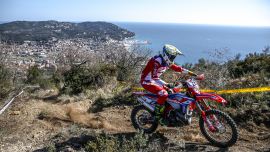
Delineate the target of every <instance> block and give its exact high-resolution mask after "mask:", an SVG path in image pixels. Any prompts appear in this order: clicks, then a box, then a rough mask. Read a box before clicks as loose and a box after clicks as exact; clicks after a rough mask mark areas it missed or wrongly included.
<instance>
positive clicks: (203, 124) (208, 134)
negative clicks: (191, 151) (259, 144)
mask: <svg viewBox="0 0 270 152" xmlns="http://www.w3.org/2000/svg"><path fill="white" fill-rule="evenodd" d="M205 116H206V119H207V120H208V121H205V120H204V119H203V118H202V117H200V122H199V123H200V129H201V132H202V134H203V135H204V136H205V138H206V139H207V140H208V141H210V142H211V143H212V144H213V145H216V146H218V147H229V146H232V145H233V144H235V143H236V141H237V139H238V132H237V127H236V124H235V122H234V121H233V119H232V118H231V117H230V116H229V115H227V114H225V113H224V112H221V111H219V110H214V109H212V110H208V111H206V112H205Z"/></svg>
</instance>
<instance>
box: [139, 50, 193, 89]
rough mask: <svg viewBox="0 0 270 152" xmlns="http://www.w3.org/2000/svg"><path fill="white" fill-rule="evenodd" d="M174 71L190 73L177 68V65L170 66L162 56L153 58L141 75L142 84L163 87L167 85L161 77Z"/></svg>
mask: <svg viewBox="0 0 270 152" xmlns="http://www.w3.org/2000/svg"><path fill="white" fill-rule="evenodd" d="M169 68H170V69H172V70H174V71H176V72H183V73H188V70H186V69H184V68H182V67H180V66H177V65H176V64H172V65H170V66H169V65H168V64H167V63H166V62H165V61H164V59H163V57H162V56H161V55H158V56H154V57H152V58H151V59H150V60H149V61H148V63H147V65H146V67H145V68H144V70H143V71H142V75H141V83H142V84H144V83H156V84H158V85H161V86H163V85H164V84H166V83H165V82H164V81H163V80H161V79H160V76H161V75H162V74H163V73H164V72H165V71H166V70H167V69H169Z"/></svg>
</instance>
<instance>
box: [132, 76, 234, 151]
mask: <svg viewBox="0 0 270 152" xmlns="http://www.w3.org/2000/svg"><path fill="white" fill-rule="evenodd" d="M197 80H198V79H196V78H195V77H192V76H191V77H189V78H187V79H186V80H184V81H182V80H180V79H178V80H177V81H176V82H178V83H179V84H182V88H183V89H185V92H184V93H181V92H177V91H175V90H176V89H173V90H174V91H172V89H170V92H171V93H170V94H169V96H168V99H167V101H166V107H165V110H164V113H163V116H162V117H163V119H166V121H168V125H167V127H181V126H185V125H190V124H191V122H192V116H193V114H194V112H197V114H198V116H199V126H200V130H201V132H202V134H203V136H204V137H205V138H206V139H207V140H208V141H209V142H210V143H212V144H213V145H215V146H218V147H229V146H232V145H234V144H235V143H236V141H237V139H238V131H237V127H236V124H235V122H234V121H233V119H232V118H231V117H230V116H229V115H228V114H226V113H224V112H222V111H220V110H217V109H216V108H213V106H210V104H209V101H214V102H217V103H220V104H222V105H226V103H227V101H226V100H225V99H223V98H222V97H221V96H219V95H217V94H212V93H203V92H201V91H200V89H199V85H198V83H197ZM176 88H177V87H176ZM178 88H179V87H178ZM133 95H135V96H136V97H137V100H138V102H140V103H141V104H140V105H137V106H135V107H134V109H133V110H132V112H131V121H132V124H133V126H134V128H135V129H139V130H143V132H145V133H153V132H154V131H155V130H156V129H157V127H158V125H159V123H158V121H157V120H156V119H155V113H154V109H155V105H156V104H157V102H156V101H157V95H155V94H151V93H147V92H134V93H133ZM194 110H196V111H194Z"/></svg>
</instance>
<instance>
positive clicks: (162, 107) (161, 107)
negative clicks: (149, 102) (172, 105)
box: [155, 104, 168, 126]
mask: <svg viewBox="0 0 270 152" xmlns="http://www.w3.org/2000/svg"><path fill="white" fill-rule="evenodd" d="M164 110H165V105H159V104H156V106H155V119H156V120H157V121H158V122H159V123H160V124H161V125H162V126H164V125H167V124H168V122H167V121H166V120H164V118H163V117H162V114H163V112H164Z"/></svg>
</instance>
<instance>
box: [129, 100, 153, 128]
mask: <svg viewBox="0 0 270 152" xmlns="http://www.w3.org/2000/svg"><path fill="white" fill-rule="evenodd" d="M131 121H132V125H133V126H134V128H135V129H139V130H142V131H143V132H145V133H153V132H154V131H155V130H156V129H157V127H158V123H157V122H156V121H155V115H154V113H153V112H151V111H150V110H148V109H147V108H146V107H145V106H143V105H139V106H136V107H134V109H133V110H132V112H131Z"/></svg>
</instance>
